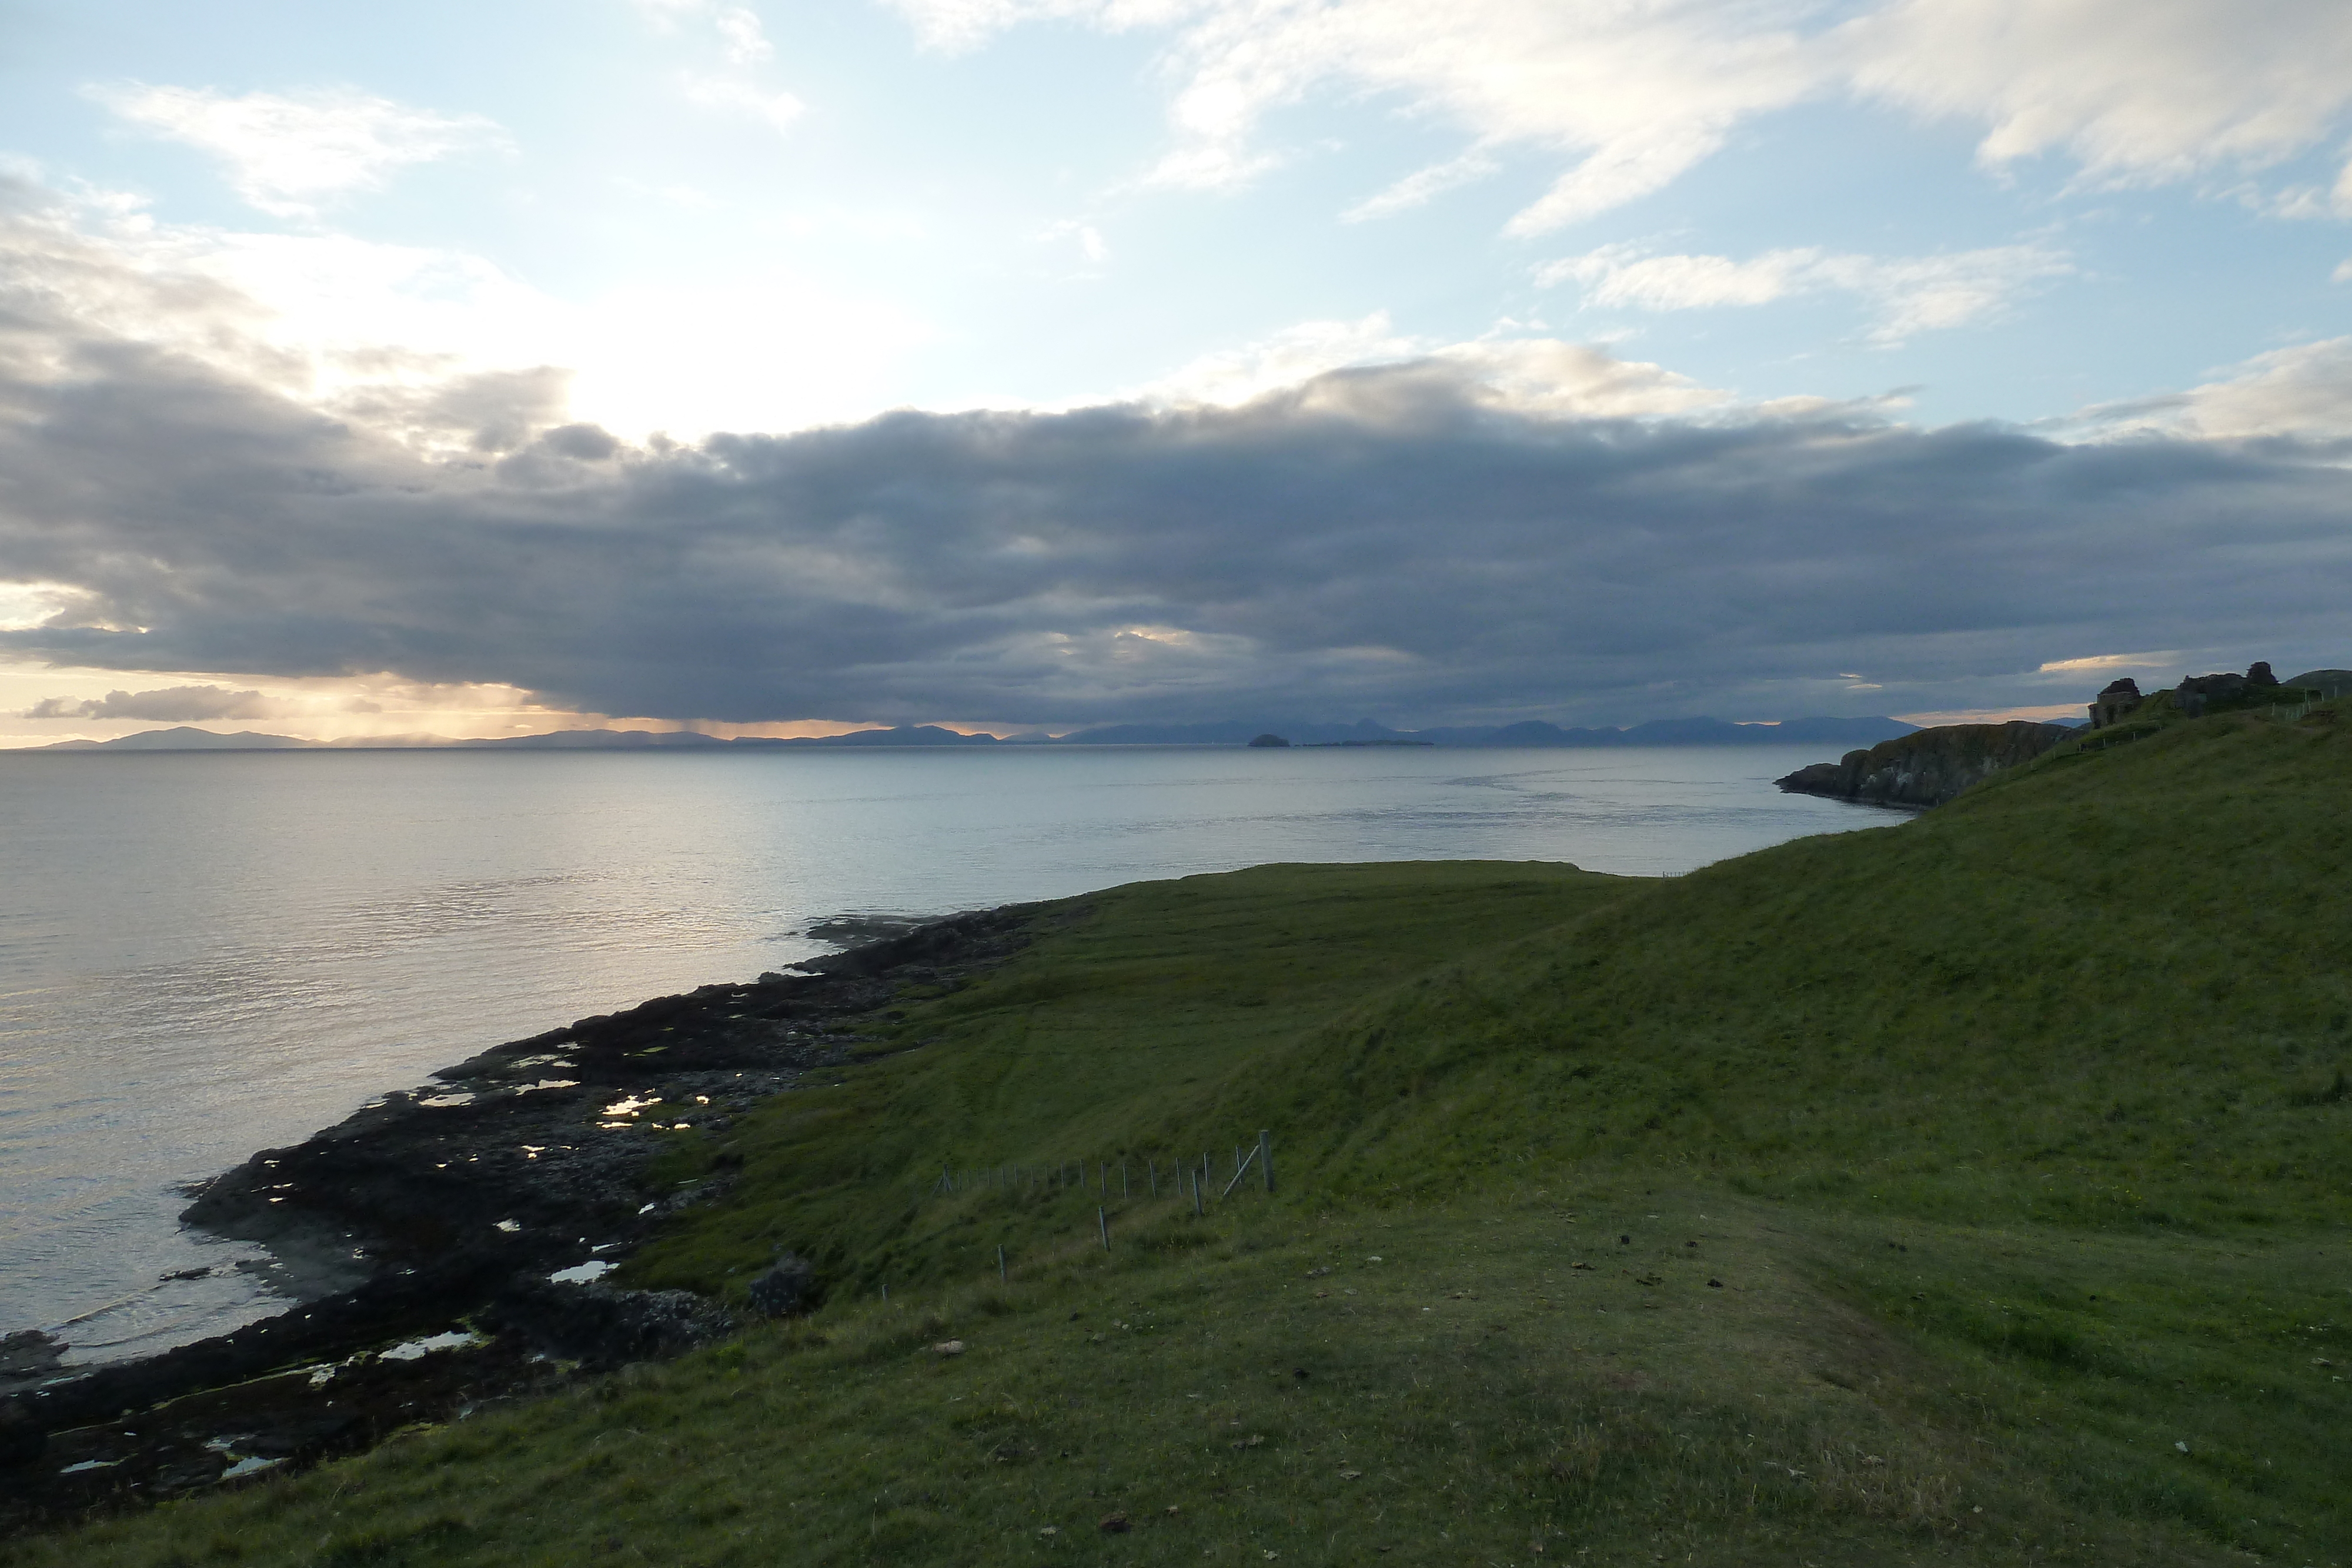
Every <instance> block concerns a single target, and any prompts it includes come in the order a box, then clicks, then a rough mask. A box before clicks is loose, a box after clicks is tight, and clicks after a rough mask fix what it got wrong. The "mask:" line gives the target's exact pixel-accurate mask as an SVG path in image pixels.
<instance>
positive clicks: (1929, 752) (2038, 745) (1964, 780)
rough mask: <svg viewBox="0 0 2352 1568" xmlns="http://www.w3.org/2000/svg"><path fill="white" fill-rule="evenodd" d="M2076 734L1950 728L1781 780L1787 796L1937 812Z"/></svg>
mask: <svg viewBox="0 0 2352 1568" xmlns="http://www.w3.org/2000/svg"><path fill="white" fill-rule="evenodd" d="M2072 735H2074V730H2072V729H2070V728H2068V727H2066V726H2064V725H2063V724H2034V723H2032V722H2031V721H2030V720H2026V719H2011V721H2010V722H2009V723H2007V724H1948V725H1944V726H1942V727H1938V728H1936V729H1922V730H1918V731H1916V732H1914V733H1913V734H1910V735H1905V736H1898V737H1895V739H1893V740H1882V741H1880V742H1879V743H1878V744H1877V745H1876V746H1874V747H1869V748H1868V749H1867V750H1863V751H1849V752H1847V753H1846V754H1845V756H1843V758H1839V759H1838V760H1837V761H1835V762H1816V763H1814V764H1813V765H1812V766H1811V767H1810V768H1798V769H1797V770H1796V771H1795V772H1794V773H1791V774H1790V775H1789V776H1788V777H1787V778H1785V779H1780V781H1779V782H1780V788H1781V789H1785V790H1787V791H1788V792H1789V793H1790V794H1792V795H1826V796H1828V797H1829V798H1830V799H1832V800H1865V801H1868V802H1870V803H1871V804H1873V805H1879V806H1940V805H1942V804H1943V803H1944V802H1945V801H1947V800H1950V799H1951V798H1952V797H1953V796H1955V795H1958V793H1959V792H1960V791H1961V790H1963V789H1967V788H1969V786H1970V785H1971V784H1977V783H1981V782H1982V781H1983V780H1985V779H1990V778H1991V777H1992V776H1993V775H1994V774H1995V773H1998V772H2000V770H2001V769H2002V768H2013V767H2015V766H2016V765H2017V764H2019V763H2021V762H2030V761H2032V759H2033V758H2037V757H2039V756H2041V755H2042V753H2043V752H2045V751H2047V750H2049V749H2050V748H2051V747H2053V746H2055V745H2057V744H2058V743H2059V742H2060V741H2062V740H2064V739H2066V738H2067V737H2070V736H2072Z"/></svg>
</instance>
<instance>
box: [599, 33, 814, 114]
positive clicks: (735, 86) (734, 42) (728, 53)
mask: <svg viewBox="0 0 2352 1568" xmlns="http://www.w3.org/2000/svg"><path fill="white" fill-rule="evenodd" d="M637 5H638V9H639V10H641V11H642V12H644V13H645V15H646V18H647V20H649V21H651V22H652V23H653V25H654V26H655V27H656V29H657V30H658V31H661V32H665V33H673V32H677V31H678V30H679V28H680V26H682V25H683V24H684V23H685V22H686V21H688V19H692V20H696V21H699V22H703V23H706V24H708V26H709V29H710V32H711V34H712V36H713V37H714V40H715V41H716V43H717V44H718V46H719V56H720V57H721V58H722V59H724V60H725V62H726V65H727V69H725V70H723V71H716V72H714V71H702V70H690V71H688V72H686V73H685V74H684V75H683V77H682V78H680V81H681V84H682V87H683V89H684V91H685V94H686V97H687V100H688V102H690V103H697V104H700V105H701V106H702V107H704V108H706V109H716V110H721V111H723V112H726V113H730V114H740V115H745V116H748V117H750V118H751V119H753V120H760V121H761V122H763V123H764V124H766V125H768V126H769V127H770V128H771V129H772V130H775V131H789V130H790V129H792V127H793V125H794V124H795V123H797V122H798V121H799V120H800V119H801V117H802V116H803V115H804V114H806V113H807V112H808V104H807V102H806V101H805V100H803V99H802V98H801V97H800V96H799V95H798V94H796V93H790V92H784V91H782V90H780V89H776V88H774V87H772V86H767V85H764V84H762V83H761V81H760V80H759V79H758V75H759V68H761V67H762V66H765V65H768V64H769V63H770V62H772V60H774V58H775V57H776V47H775V45H774V44H772V42H770V41H769V38H768V31H767V28H766V26H764V25H763V24H762V23H761V20H760V17H759V14H758V13H757V12H754V11H752V10H751V9H750V8H749V7H748V6H743V5H719V4H717V3H716V0H637Z"/></svg>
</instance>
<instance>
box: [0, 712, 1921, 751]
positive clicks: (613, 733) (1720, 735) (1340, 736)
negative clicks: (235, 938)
mask: <svg viewBox="0 0 2352 1568" xmlns="http://www.w3.org/2000/svg"><path fill="white" fill-rule="evenodd" d="M1917 728H1918V726H1917V725H1913V724H1906V723H1904V722H1903V721H1902V720H1901V719H1895V718H1885V717H1876V718H1792V719H1784V720H1782V721H1780V723H1778V724H1732V723H1729V722H1727V721H1726V720H1723V719H1719V718H1664V719H1653V720H1651V721H1650V722H1649V723H1647V724H1637V725H1634V726H1633V727H1631V728H1629V729H1562V728H1561V727H1559V726H1558V725H1556V724H1548V723H1546V722H1545V721H1543V720H1541V719H1528V720H1526V721H1524V722H1522V723H1519V724H1511V725H1502V726H1491V725H1478V726H1457V727H1447V728H1437V729H1418V730H1416V729H1391V728H1389V727H1387V726H1385V725H1381V724H1375V723H1373V722H1372V721H1371V720H1370V719H1360V720H1358V721H1357V722H1356V723H1354V724H1302V723H1297V722H1295V721H1294V722H1283V723H1267V722H1265V721H1263V720H1252V721H1249V722H1246V723H1244V722H1242V721H1238V720H1236V721H1233V722H1228V723H1221V724H1114V725H1103V726H1100V727H1097V728H1093V729H1083V730H1079V731H1077V732H1076V733H1075V734H1071V735H1064V736H1049V735H1045V734H1044V733H1042V732H1039V733H1033V734H1028V735H1016V736H1012V737H1006V738H1003V739H999V738H998V737H995V736H992V735H965V734H962V733H961V732H960V731H957V730H952V729H943V728H941V727H939V726H937V725H929V724H916V725H899V726H896V727H891V728H888V729H859V730H852V731H850V732H849V733H848V734H846V735H823V736H794V737H769V736H748V735H747V736H742V737H738V738H736V739H733V740H723V739H721V738H719V737H717V736H714V735H703V734H700V733H698V731H694V730H684V729H679V730H656V729H559V730H553V731H551V732H549V733H547V734H544V735H514V736H499V737H494V738H489V739H478V740H445V739H443V738H442V737H439V736H431V735H403V736H385V737H353V738H352V739H348V740H335V741H320V740H301V739H298V738H296V737H293V736H287V735H258V734H256V733H254V732H252V731H250V730H245V731H240V732H238V733H236V734H235V735H217V734H215V733H214V732H213V731H211V730H207V729H198V728H196V727H194V726H192V725H181V726H178V727H174V728H172V729H150V730H142V731H141V732H140V733H138V734H137V735H124V736H118V737H115V738H114V739H112V740H62V741H59V742H58V743H57V744H56V745H54V746H42V747H31V748H29V749H32V750H37V751H370V750H383V751H415V750H433V749H438V750H445V751H650V750H665V751H713V750H729V749H741V750H760V751H766V750H782V749H792V748H798V747H876V746H1037V745H1045V744H1048V743H1051V744H1054V745H1060V746H1247V745H1248V744H1249V742H1250V740H1251V739H1252V737H1255V736H1260V735H1265V734H1269V733H1270V734H1274V735H1279V736H1282V737H1285V738H1286V739H1288V740H1290V741H1291V742H1292V743H1293V744H1295V745H1297V746H1343V745H1347V744H1349V743H1350V742H1352V743H1355V744H1358V745H1369V744H1378V743H1382V742H1389V743H1410V744H1419V745H1427V746H1484V747H1501V746H1540V747H1604V746H1837V747H1858V746H1873V745H1875V744H1877V743H1878V742H1879V741H1882V740H1892V739H1894V738H1895V737H1897V736H1903V735H1909V734H1910V733H1912V732H1913V731H1914V730H1916V729H1917Z"/></svg>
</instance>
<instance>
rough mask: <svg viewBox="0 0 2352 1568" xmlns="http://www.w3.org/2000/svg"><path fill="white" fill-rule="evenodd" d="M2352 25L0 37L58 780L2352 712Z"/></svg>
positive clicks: (2, 204) (214, 23) (783, 23)
mask: <svg viewBox="0 0 2352 1568" xmlns="http://www.w3.org/2000/svg"><path fill="white" fill-rule="evenodd" d="M2347 456H2352V7H2347V6H2345V5H2342V4H2341V3H2340V0H2231V3H2230V4H2226V5H2224V4H2221V3H2218V0H1834V3H1805V0H1732V3H1699V0H1605V3H1599V0H1459V3H1457V4H1455V5H1451V6H1447V7H1442V8H1440V7H1430V6H1427V5H1417V4H1411V3H1408V0H809V3H805V4H798V5H783V4H742V5H735V4H727V3H723V0H565V3H563V4H562V5H557V4H554V3H552V0H489V3H484V0H473V3H471V4H468V5H463V6H460V5H446V4H441V3H438V0H411V3H410V4H406V5H400V6H370V7H362V6H320V5H312V4H297V3H294V0H282V3H265V0H211V3H208V4H207V5H203V6H190V5H184V4H171V5H167V4H148V3H143V0H76V3H74V4H71V5H66V4H61V3H57V0H0V746H21V745H38V744H45V743H47V742H50V741H55V740H60V739H67V738H75V737H89V738H104V737H110V736H113V735H120V734H124V733H129V732H131V731H135V730H139V729H144V728H152V727H156V726H157V725H160V724H167V723H182V722H186V723H196V724H200V725H203V726H205V727H210V728H215V729H239V728H257V729H262V730H265V731H269V732H273V733H281V734H299V735H306V736H312V737H321V738H326V737H351V736H359V735H398V734H415V733H434V734H442V735H452V736H456V735H496V734H507V733H520V732H524V731H533V730H544V729H550V728H559V727H575V726H579V725H586V724H605V723H626V724H630V725H634V726H649V727H680V726H685V727H700V728H706V729H709V730H711V731H712V732H714V733H719V734H739V733H757V734H797V733H824V732H827V731H833V730H838V729H842V728H848V727H862V726H866V725H870V724H892V723H943V724H949V725H952V726H956V727H964V728H988V729H992V730H994V731H996V732H997V733H1007V734H1009V733H1013V732H1014V731H1018V730H1034V729H1039V728H1044V729H1048V730H1052V731H1054V732H1056V733H1059V732H1062V731H1066V730H1067V729H1070V728H1074V727H1081V726H1085V725H1088V724H1099V723H1112V722H1134V721H1152V720H1164V721H1197V720H1219V719H1244V720H1255V719H1260V718H1265V719H1269V720H1271V719H1276V718H1292V719H1305V720H1316V721H1348V720H1353V719H1356V718H1360V717H1371V718H1374V719H1377V720H1380V721H1381V722H1384V723H1389V724H1392V725H1396V726H1399V727H1417V726H1425V725H1432V724H1471V723H1482V722H1493V723H1497V724H1502V723H1510V722H1516V721H1517V720H1520V719H1526V718H1546V719H1551V720H1554V721H1555V722H1559V723H1565V724H1594V723H1603V724H1606V723H1616V724H1624V723H1633V722H1638V721H1641V720H1643V719H1649V718H1660V717H1673V716H1687V715H1696V714H1707V715H1712V716H1718V717H1725V718H1732V719H1740V720H1757V719H1767V720H1769V719H1775V718H1780V717H1793V716H1804V715H1812V714H1843V715H1863V714H1880V713H1888V714H1896V715H1901V716H1912V717H1915V718H1918V719H1920V720H1922V721H1923V722H1924V721H1929V720H1934V719H1949V718H1957V717H1962V716H2007V715H2012V714H2018V715H2050V714H2056V713H2061V712H2079V711H2080V707H2081V705H2082V704H2083V703H2084V702H2085V701H2086V700H2087V699H2088V697H2089V695H2091V694H2092V693H2093V692H2095V690H2097V689H2098V687H2099V686H2101V685H2105V683H2106V681H2107V680H2109V679H2112V678H2115V677H2116V676H2117V675H2124V674H2129V675H2132V676H2134V677H2136V678H2137V679H2139V680H2140V681H2141V684H2142V685H2152V684H2153V685H2161V684H2168V683H2169V682H2170V681H2172V680H2173V679H2176V678H2178V677H2179V675H2181V674H2194V673H2200V672H2201V671H2204V670H2210V669H2221V668H2240V669H2242V668H2243V667H2245V666H2246V664H2249V663H2250V662H2251V661H2252V660H2254V659H2257V658H2263V659H2268V660H2270V661H2272V662H2273V664H2274V665H2275V666H2276V667H2277V669H2278V672H2279V673H2280V674H2292V673H2294V671H2297V670H2301V669H2305V668H2310V667H2315V666H2344V665H2352V624H2347V615H2346V612H2345V606H2346V605H2347V604H2348V603H2352V477H2347V470H2346V466H2345V465H2346V461H2347Z"/></svg>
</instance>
